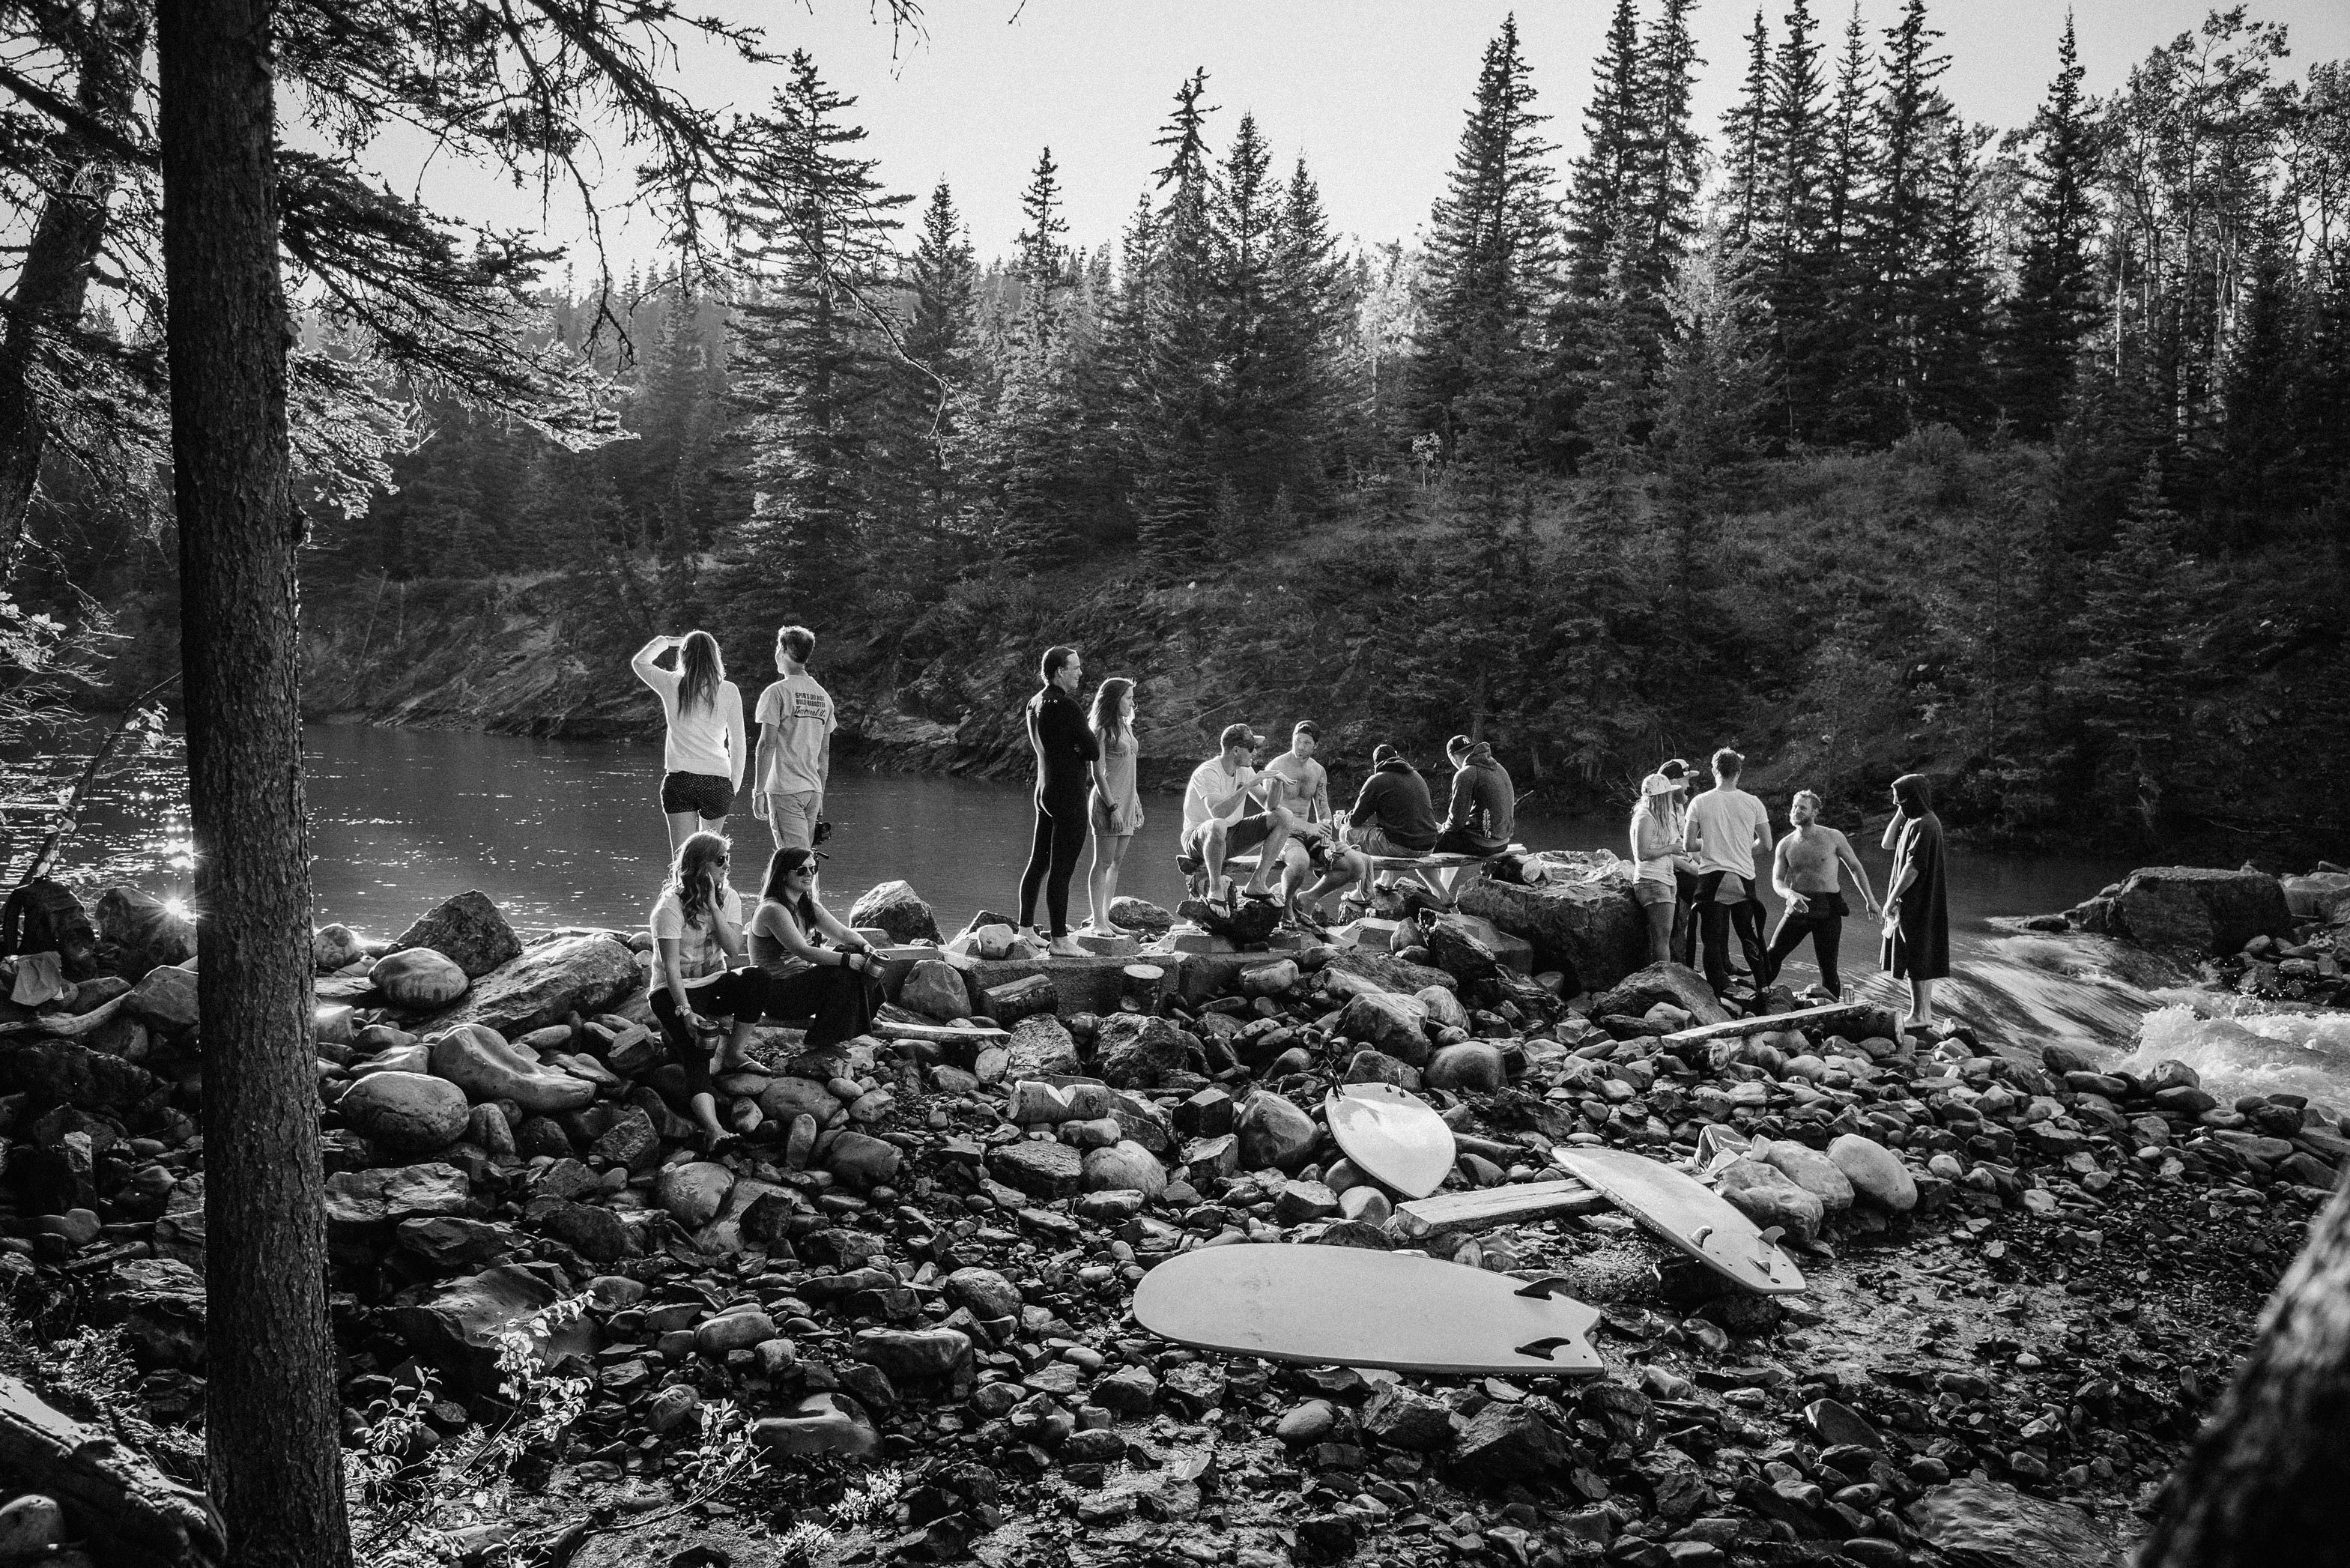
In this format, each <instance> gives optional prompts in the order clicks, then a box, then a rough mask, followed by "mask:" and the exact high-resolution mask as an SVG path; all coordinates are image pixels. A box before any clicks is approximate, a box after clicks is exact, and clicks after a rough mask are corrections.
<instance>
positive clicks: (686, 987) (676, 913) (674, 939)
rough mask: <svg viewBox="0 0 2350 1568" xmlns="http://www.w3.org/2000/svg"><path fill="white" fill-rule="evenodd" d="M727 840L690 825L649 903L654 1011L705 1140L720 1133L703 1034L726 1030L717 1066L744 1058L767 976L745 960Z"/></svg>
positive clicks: (711, 1141) (739, 898)
mask: <svg viewBox="0 0 2350 1568" xmlns="http://www.w3.org/2000/svg"><path fill="white" fill-rule="evenodd" d="M726 858H727V857H726V840H724V839H723V838H721V837H720V836H718V835H716V834H714V833H696V834H693V835H692V836H690V837H688V838H687V839H686V841H685V842H684V843H683V844H681V845H679V846H678V849H677V861H676V864H675V865H674V866H672V867H671V868H670V876H669V881H668V883H667V885H666V886H664V887H663V888H661V895H660V899H659V900H657V901H656V902H655V903H654V905H653V914H652V934H653V950H654V951H655V952H656V953H658V954H659V955H660V968H659V970H658V971H657V972H656V974H655V975H654V979H653V988H652V1008H653V1017H654V1018H655V1019H657V1020H658V1021H659V1022H660V1030H661V1041H662V1043H663V1044H665V1045H667V1046H668V1047H669V1054H670V1056H671V1060H673V1061H675V1062H676V1063H677V1064H678V1065H679V1066H681V1067H682V1068H683V1069H685V1083H686V1092H687V1094H688V1096H690V1097H691V1102H692V1106H693V1116H694V1119H695V1120H696V1121H698V1122H700V1123H701V1124H702V1139H703V1142H704V1144H705V1146H714V1145H715V1144H717V1143H718V1142H719V1141H720V1140H721V1139H723V1137H725V1136H726V1129H725V1128H724V1127H721V1126H719V1124H718V1106H717V1102H716V1100H715V1099H714V1098H713V1097H712V1088H711V1084H710V1075H711V1071H712V1061H711V1047H710V1045H709V1044H707V1041H708V1037H709V1036H711V1035H713V1034H719V1033H724V1034H726V1035H727V1036H728V1038H727V1041H726V1044H725V1045H724V1047H723V1058H722V1060H721V1061H720V1062H719V1063H718V1064H716V1066H717V1070H718V1071H719V1072H728V1071H732V1070H733V1069H734V1068H736V1067H739V1066H742V1065H743V1064H744V1063H745V1062H746V1061H747V1053H748V1050H749V1047H750V1044H751V1030H752V1028H753V1026H754V1025H755V1024H756V1023H758V1022H759V1019H760V1017H761V1015H763V1014H764V1012H766V1011H767V1006H768V1000H767V998H768V992H769V990H770V987H769V984H768V981H767V976H766V975H765V974H764V972H762V971H760V970H758V969H756V968H754V967H748V965H747V957H746V955H745V953H744V951H743V895H741V894H740V893H737V892H736V891H735V890H734V889H733V888H731V887H729V886H727V883H726Z"/></svg>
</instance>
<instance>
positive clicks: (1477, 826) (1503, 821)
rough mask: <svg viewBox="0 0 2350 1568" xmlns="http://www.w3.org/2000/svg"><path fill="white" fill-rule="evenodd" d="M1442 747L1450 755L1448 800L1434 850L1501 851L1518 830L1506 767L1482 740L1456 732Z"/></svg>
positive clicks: (1453, 852)
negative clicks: (1448, 807) (1450, 800)
mask: <svg viewBox="0 0 2350 1568" xmlns="http://www.w3.org/2000/svg"><path fill="white" fill-rule="evenodd" d="M1444 751H1445V754H1446V755H1447V756H1449V757H1451V759H1452V767H1453V774H1452V804H1451V808H1450V809H1449V810H1448V811H1447V812H1446V814H1445V818H1444V828H1443V831H1442V832H1440V834H1438V835H1437V839H1436V853H1437V854H1439V855H1499V854H1501V853H1502V852H1503V850H1505V849H1507V848H1508V847H1509V846H1510V838H1511V836H1512V835H1513V834H1514V833H1516V832H1517V830H1518V791H1517V786H1516V785H1514V784H1511V782H1510V773H1509V770H1508V769H1507V768H1504V767H1503V766H1502V764H1501V763H1497V762H1495V761H1494V760H1493V748H1492V744H1491V743H1490V742H1485V741H1472V740H1471V739H1470V738H1469V737H1468V736H1466V735H1455V736H1453V737H1452V739H1451V741H1450V742H1446V744H1445V747H1444Z"/></svg>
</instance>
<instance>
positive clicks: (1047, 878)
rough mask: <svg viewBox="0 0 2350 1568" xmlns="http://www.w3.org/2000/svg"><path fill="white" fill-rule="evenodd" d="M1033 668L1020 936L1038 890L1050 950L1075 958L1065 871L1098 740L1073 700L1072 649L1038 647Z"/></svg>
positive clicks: (1080, 668)
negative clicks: (1036, 679) (1030, 833)
mask: <svg viewBox="0 0 2350 1568" xmlns="http://www.w3.org/2000/svg"><path fill="white" fill-rule="evenodd" d="M1038 674H1039V675H1040V676H1041V677H1042V679H1043V681H1044V684H1043V685H1041V686H1040V687H1038V688H1037V691H1036V695H1035V696H1034V697H1031V698H1030V699H1028V713H1027V722H1028V744H1029V745H1030V746H1032V747H1034V748H1035V753H1036V832H1035V837H1034V838H1033V839H1032V840H1031V841H1030V843H1029V846H1028V868H1027V869H1026V870H1025V871H1023V872H1022V873H1021V874H1020V935H1021V938H1022V939H1023V940H1026V941H1030V942H1035V941H1037V940H1039V939H1038V937H1037V935H1036V893H1037V890H1038V889H1039V888H1042V889H1043V890H1044V893H1045V909H1046V910H1047V911H1048V912H1049V913H1050V915H1051V916H1052V920H1053V940H1052V946H1051V949H1050V950H1051V951H1052V952H1053V953H1054V954H1055V955H1056V956H1058V957H1061V958H1080V957H1083V956H1084V954H1085V949H1084V948H1082V947H1080V946H1078V945H1077V942H1076V939H1075V938H1073V937H1071V936H1070V935H1069V877H1071V876H1072V875H1073V874H1074V873H1075V872H1076V868H1077V857H1078V856H1080V855H1082V854H1084V853H1085V847H1086V835H1087V822H1086V799H1087V794H1089V793H1090V792H1091V790H1092V788H1093V784H1094V774H1095V772H1096V771H1097V763H1099V761H1100V759H1101V744H1100V742H1097V740H1095V739H1094V732H1093V731H1092V730H1091V729H1090V728H1088V727H1087V723H1086V715H1085V711H1084V710H1083V709H1081V708H1079V707H1078V706H1077V699H1076V691H1077V683H1078V682H1079V681H1080V680H1083V679H1084V678H1085V665H1084V662H1083V661H1082V660H1081V659H1078V657H1077V650H1076V649H1074V648H1065V647H1061V646H1059V645H1057V644H1056V645H1055V646H1054V647H1051V648H1048V649H1045V657H1044V659H1042V660H1041V661H1040V662H1039V665H1038Z"/></svg>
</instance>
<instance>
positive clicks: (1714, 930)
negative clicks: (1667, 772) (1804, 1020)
mask: <svg viewBox="0 0 2350 1568" xmlns="http://www.w3.org/2000/svg"><path fill="white" fill-rule="evenodd" d="M1745 771H1746V759H1745V758H1744V757H1742V756H1740V755H1739V754H1738V753H1736V752H1733V751H1731V749H1730V748H1729V747H1728V746H1724V747H1722V748H1721V750H1720V751H1718V752H1716V753H1713V787H1712V788H1711V789H1710V790H1708V791H1706V792H1705V793H1704V794H1701V795H1700V796H1698V797H1697V798H1696V799H1695V800H1693V801H1691V802H1690V805H1689V821H1688V826H1686V827H1685V828H1684V829H1683V831H1682V836H1681V846H1682V847H1683V848H1684V849H1686V850H1688V851H1689V852H1690V854H1692V855H1694V856H1696V857H1697V876H1698V880H1697V916H1698V932H1699V936H1700V940H1702V941H1703V942H1704V944H1705V980H1706V983H1707V984H1708V985H1711V987H1713V993H1714V994H1715V995H1716V996H1720V995H1721V993H1722V992H1725V991H1727V990H1728V989H1729V987H1730V932H1731V927H1732V926H1733V925H1734V926H1735V927H1736V928H1737V930H1738V945H1739V946H1740V947H1741V948H1742V949H1743V950H1745V953H1746V963H1747V967H1748V970H1749V972H1750V973H1752V975H1753V976H1754V977H1755V983H1756V984H1757V985H1760V984H1761V983H1762V980H1761V977H1762V976H1763V975H1764V974H1767V973H1769V972H1770V971H1769V969H1768V967H1767V966H1766V965H1765V963H1764V962H1763V914H1764V913H1765V910H1764V909H1763V900H1762V898H1759V897H1758V896H1757V895H1756V892H1755V888H1754V863H1755V858H1756V857H1757V856H1758V855H1759V856H1760V857H1763V859H1764V860H1766V861H1767V860H1768V859H1769V857H1770V854H1771V813H1770V810H1769V808H1768V807H1766V806H1764V805H1763V803H1762V802H1761V801H1760V800H1757V799H1756V798H1755V797H1754V796H1752V795H1751V794H1747V793H1746V792H1745V791H1744V790H1742V789H1740V788H1739V787H1738V779H1739V775H1740V774H1742V773H1744V772H1745Z"/></svg>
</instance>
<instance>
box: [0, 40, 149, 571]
mask: <svg viewBox="0 0 2350 1568" xmlns="http://www.w3.org/2000/svg"><path fill="white" fill-rule="evenodd" d="M86 26H87V28H88V36H89V43H88V47H87V48H86V49H85V50H84V51H83V53H82V57H81V60H80V63H79V72H78V81H77V83H76V85H75V89H74V101H75V104H76V106H77V107H78V108H79V109H83V110H85V111H87V112H88V114H89V116H90V117H91V118H92V119H97V120H99V121H102V122H103V123H105V124H107V125H109V126H114V127H117V128H120V126H122V125H123V123H124V122H125V121H126V120H128V119H129V118H130V109H131V102H132V98H133V95H135V94H136V93H137V91H138V89H139V62H140V55H141V54H142V53H143V52H144V51H145V49H146V47H147V12H146V8H145V6H144V5H141V4H140V3H139V0H100V3H99V5H98V6H97V8H96V9H95V10H94V11H93V12H92V13H91V15H90V16H89V18H88V22H87V24H86ZM57 134H58V136H59V139H60V140H62V141H63V142H64V143H65V145H66V146H67V147H68V148H69V149H71V150H72V151H70V152H69V153H68V168H67V170H66V172H65V176H64V178H63V180H62V181H61V182H60V183H61V184H62V185H63V186H64V187H65V188H64V189H63V190H60V191H58V192H56V193H55V194H53V195H51V196H50V197H49V198H48V200H47V201H46V202H42V204H41V216H40V220H39V222H37V223H35V224H34V225H33V237H32V241H31V243H30V244H28V245H27V246H26V250H25V265H24V266H23V267H22V268H21V269H20V270H19V271H18V272H17V274H16V298H15V299H14V301H12V305H13V308H12V309H11V310H10V311H9V312H8V315H7V321H6V325H5V329H0V586H5V584H6V583H7V581H8V579H9V577H10V576H13V575H14V574H15V571H16V553H17V546H18V544H19V542H20V541H21V540H22V539H23V537H24V532H25V516H26V513H28V512H30V511H31V510H32V505H33V487H34V484H35V482H36V481H37V480H38V479H39V478H40V473H41V452H42V449H43V448H45V447H46V446H47V444H48V428H47V420H46V419H45V418H44V417H43V414H42V410H40V409H39V408H38V407H37V406H36V404H35V403H34V401H33V392H32V386H31V376H32V369H33V358H34V355H35V352H36V343H37V340H38V338H39V337H40V334H41V332H42V331H43V330H44V329H45V328H47V327H49V326H50V325H51V324H52V323H57V324H63V325H67V326H70V325H71V324H73V323H74V322H76V321H78V320H80V319H81V307H82V301H83V300H84V299H85V298H87V297H88V294H89V273H90V267H91V266H92V265H93V264H95V263H96V262H97V260H98V252H99V245H100V244H102V243H103V242H104V240H105V238H106V201H107V197H108V196H109V195H110V194H112V192H113V190H114V183H115V170H116V167H117V163H116V160H115V156H114V155H113V154H112V153H109V152H108V151H105V150H103V149H101V148H97V147H93V146H91V145H90V144H89V141H88V138H86V137H83V136H81V135H80V134H78V132H75V131H73V130H60V131H59V132H58V133H57Z"/></svg>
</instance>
